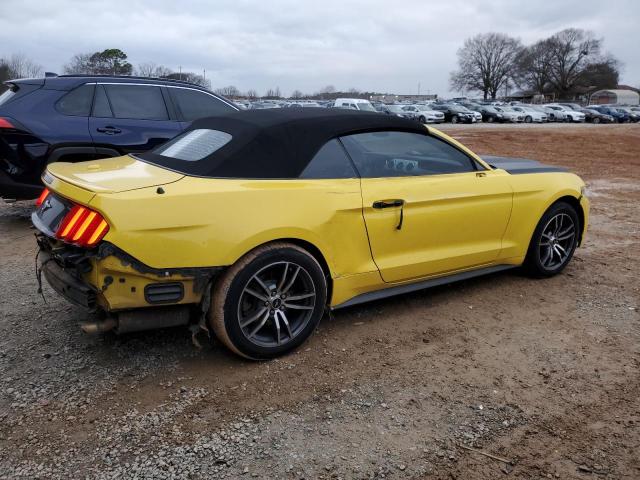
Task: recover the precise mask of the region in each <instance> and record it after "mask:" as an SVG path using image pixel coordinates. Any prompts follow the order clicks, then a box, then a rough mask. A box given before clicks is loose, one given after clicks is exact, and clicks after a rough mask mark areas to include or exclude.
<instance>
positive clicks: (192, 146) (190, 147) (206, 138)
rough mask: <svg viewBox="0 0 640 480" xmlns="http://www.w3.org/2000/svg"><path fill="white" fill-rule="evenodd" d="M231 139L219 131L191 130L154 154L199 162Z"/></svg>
mask: <svg viewBox="0 0 640 480" xmlns="http://www.w3.org/2000/svg"><path fill="white" fill-rule="evenodd" d="M231 138H232V137H231V135H229V134H228V133H226V132H221V131H219V130H207V129H197V130H190V131H188V132H185V133H183V134H182V135H178V136H177V137H176V138H174V139H173V140H171V141H169V142H168V143H165V144H164V145H162V146H161V147H159V148H156V149H155V150H154V151H153V152H152V153H155V154H157V155H162V156H163V157H170V158H175V159H178V160H184V161H185V162H197V161H198V160H202V159H203V158H205V157H207V156H209V155H211V154H212V153H213V152H215V151H216V150H219V149H221V148H222V147H224V146H225V145H226V144H227V143H229V142H230V141H231Z"/></svg>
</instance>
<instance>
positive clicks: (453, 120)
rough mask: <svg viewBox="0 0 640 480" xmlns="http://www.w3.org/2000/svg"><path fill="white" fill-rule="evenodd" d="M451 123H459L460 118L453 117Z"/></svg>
mask: <svg viewBox="0 0 640 480" xmlns="http://www.w3.org/2000/svg"><path fill="white" fill-rule="evenodd" d="M451 123H458V116H457V115H454V116H453V117H451Z"/></svg>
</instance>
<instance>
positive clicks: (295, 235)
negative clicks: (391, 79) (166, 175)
mask: <svg viewBox="0 0 640 480" xmlns="http://www.w3.org/2000/svg"><path fill="white" fill-rule="evenodd" d="M163 189H164V191H165V193H164V194H158V193H157V192H156V187H152V188H142V189H138V190H133V191H128V192H121V193H114V194H97V195H96V196H95V197H94V198H93V200H92V201H91V207H92V208H95V209H97V210H99V211H100V212H101V213H102V214H103V215H104V216H105V217H106V218H107V220H108V222H109V224H110V225H111V228H110V230H109V233H108V234H107V236H106V237H105V240H106V241H109V242H111V243H113V244H115V245H116V246H118V247H119V248H121V249H123V250H124V251H126V252H127V253H129V254H130V255H132V256H133V257H135V258H136V259H138V260H139V261H141V262H143V263H145V264H146V265H148V266H151V267H154V268H184V267H209V266H226V265H231V264H233V263H234V262H235V261H236V260H238V259H239V258H240V257H241V256H242V255H244V254H245V253H247V252H248V251H249V250H251V249H253V248H255V247H256V246H258V245H261V244H264V243H266V242H269V241H273V240H277V239H287V238H290V239H299V240H303V241H306V242H309V243H312V244H313V245H314V246H316V247H317V248H318V249H319V250H320V251H321V253H322V254H323V256H324V258H325V259H326V260H327V263H328V265H329V268H330V270H331V274H332V276H333V277H334V278H335V277H340V276H345V275H351V274H356V273H363V272H371V271H376V270H377V269H376V267H375V265H374V264H373V261H372V259H371V253H370V250H369V243H368V239H367V234H366V229H365V225H364V219H363V217H362V197H361V193H360V181H359V180H358V179H345V180H231V179H220V180H218V179H204V178H194V177H186V178H184V179H183V180H180V181H178V182H175V183H172V184H167V185H164V186H163Z"/></svg>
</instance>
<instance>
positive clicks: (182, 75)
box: [162, 72, 211, 89]
mask: <svg viewBox="0 0 640 480" xmlns="http://www.w3.org/2000/svg"><path fill="white" fill-rule="evenodd" d="M162 78H167V79H169V80H180V81H183V82H189V83H195V84H196V85H200V86H201V87H205V88H209V89H210V88H211V82H210V81H209V80H207V79H206V78H204V77H203V76H202V75H198V74H197V73H192V72H173V73H170V74H169V75H163V76H162Z"/></svg>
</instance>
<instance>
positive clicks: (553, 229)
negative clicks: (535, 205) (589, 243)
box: [524, 202, 580, 277]
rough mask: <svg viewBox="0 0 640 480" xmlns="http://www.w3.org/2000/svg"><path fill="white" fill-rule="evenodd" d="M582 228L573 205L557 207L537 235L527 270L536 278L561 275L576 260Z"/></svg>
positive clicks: (533, 240) (531, 249) (549, 212)
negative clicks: (575, 254) (575, 252)
mask: <svg viewBox="0 0 640 480" xmlns="http://www.w3.org/2000/svg"><path fill="white" fill-rule="evenodd" d="M579 229H580V221H579V218H578V214H577V212H576V210H575V208H574V207H573V206H571V205H570V204H568V203H566V202H557V203H555V204H553V205H552V206H551V207H549V209H548V210H547V211H546V212H545V213H544V215H543V216H542V218H541V219H540V221H539V222H538V225H537V227H536V229H535V231H534V232H533V237H532V238H531V243H530V244H529V250H528V252H527V257H526V259H525V262H524V267H525V268H526V269H527V270H528V271H529V273H531V274H532V275H534V276H536V277H550V276H552V275H556V274H558V273H560V272H561V271H562V270H563V269H564V268H565V267H566V266H567V264H568V263H569V261H570V260H571V257H573V253H574V251H575V249H576V246H577V245H578V236H579V234H580V230H579Z"/></svg>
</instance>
